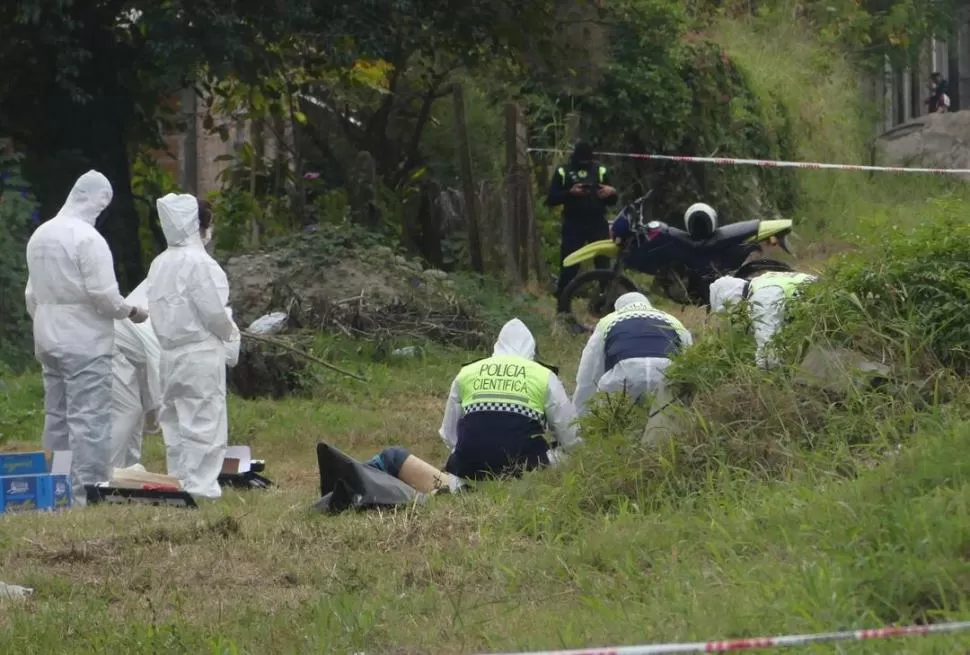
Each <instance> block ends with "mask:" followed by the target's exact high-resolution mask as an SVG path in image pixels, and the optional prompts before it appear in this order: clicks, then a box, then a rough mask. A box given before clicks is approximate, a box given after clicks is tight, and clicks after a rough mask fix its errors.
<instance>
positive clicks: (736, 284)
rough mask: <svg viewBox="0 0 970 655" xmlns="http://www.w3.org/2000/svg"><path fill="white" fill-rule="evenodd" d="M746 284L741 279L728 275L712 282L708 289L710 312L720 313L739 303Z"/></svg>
mask: <svg viewBox="0 0 970 655" xmlns="http://www.w3.org/2000/svg"><path fill="white" fill-rule="evenodd" d="M746 284H747V282H746V281H744V280H742V279H741V278H739V277H732V276H730V275H725V276H724V277H719V278H718V279H716V280H714V282H712V283H711V289H710V305H711V311H712V312H720V311H722V310H724V309H727V308H728V306H730V305H736V304H738V303H740V302H741V296H742V295H743V294H744V287H745V285H746Z"/></svg>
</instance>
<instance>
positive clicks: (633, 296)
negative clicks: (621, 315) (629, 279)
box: [613, 291, 653, 312]
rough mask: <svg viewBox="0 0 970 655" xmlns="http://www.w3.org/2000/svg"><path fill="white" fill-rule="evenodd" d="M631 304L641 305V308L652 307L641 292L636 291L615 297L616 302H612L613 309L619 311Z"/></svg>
mask: <svg viewBox="0 0 970 655" xmlns="http://www.w3.org/2000/svg"><path fill="white" fill-rule="evenodd" d="M632 305H643V309H653V305H651V304H650V300H649V299H648V298H647V297H646V296H645V295H643V294H642V293H638V292H636V291H631V292H630V293H624V294H623V295H622V296H620V297H619V298H617V299H616V302H614V303H613V309H614V310H616V311H618V312H619V311H623V310H624V309H626V308H627V307H630V306H632ZM638 309H639V307H638Z"/></svg>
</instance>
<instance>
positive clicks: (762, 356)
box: [710, 272, 818, 368]
mask: <svg viewBox="0 0 970 655" xmlns="http://www.w3.org/2000/svg"><path fill="white" fill-rule="evenodd" d="M817 279H818V278H817V277H816V276H814V275H810V274H808V273H795V272H790V273H789V272H768V273H762V274H761V275H759V276H758V277H756V278H754V279H753V280H750V281H748V280H743V279H741V278H737V277H731V276H729V275H727V276H724V277H721V278H718V279H717V280H715V281H714V282H713V283H712V284H711V289H710V291H711V293H710V299H711V300H710V302H711V312H720V311H722V310H724V309H726V308H728V307H729V306H731V305H738V304H740V303H741V302H742V301H744V300H747V301H748V315H749V316H750V318H751V323H752V325H753V327H754V340H755V347H756V350H755V362H756V363H757V365H758V366H760V367H762V368H770V367H772V366H775V365H777V363H778V362H777V357H776V356H775V355H774V354H773V353H771V352H770V349H769V345H770V342H771V340H772V338H773V337H774V336H775V334H777V333H778V331H779V330H781V328H782V326H783V325H784V324H785V313H786V307H787V305H788V301H789V300H791V299H792V298H794V297H795V296H797V295H798V294H799V293H800V292H801V291H802V289H804V287H805V285H806V284H810V283H812V282H814V281H815V280H817Z"/></svg>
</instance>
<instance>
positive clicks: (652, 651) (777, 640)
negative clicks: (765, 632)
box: [501, 621, 970, 655]
mask: <svg viewBox="0 0 970 655" xmlns="http://www.w3.org/2000/svg"><path fill="white" fill-rule="evenodd" d="M965 630H970V621H959V622H953V623H937V624H934V625H908V626H901V627H888V628H875V629H871V630H846V631H843V632H820V633H816V634H805V635H784V636H778V637H755V638H752V639H730V640H725V641H698V642H694V643H681V644H676V643H675V644H655V645H645V646H610V647H606V648H581V649H577V650H544V651H529V652H523V653H502V654H501V655H669V654H672V653H727V652H733V651H739V650H758V649H762V648H782V647H786V646H804V645H806V644H818V643H824V642H832V641H868V640H871V639H888V638H891V637H911V636H917V635H930V634H943V633H952V632H963V631H965Z"/></svg>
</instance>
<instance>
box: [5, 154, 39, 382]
mask: <svg viewBox="0 0 970 655" xmlns="http://www.w3.org/2000/svg"><path fill="white" fill-rule="evenodd" d="M5 153H6V143H5V142H4V141H2V140H0V261H3V266H2V267H0V316H2V317H3V318H2V320H0V363H2V364H6V365H8V366H11V367H14V368H20V367H21V366H23V365H24V364H26V363H27V362H28V361H29V360H30V357H31V354H32V338H31V322H30V318H29V317H28V316H27V312H26V308H25V307H24V287H25V286H26V284H27V260H26V257H25V252H26V250H25V249H26V246H27V239H28V238H29V237H30V231H31V223H32V222H34V223H37V222H38V221H39V220H40V216H39V214H38V204H37V201H36V199H35V198H34V197H33V195H32V194H31V192H30V186H29V185H28V184H27V181H26V180H25V179H24V178H23V177H21V171H20V161H21V159H22V157H21V155H19V154H5Z"/></svg>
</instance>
